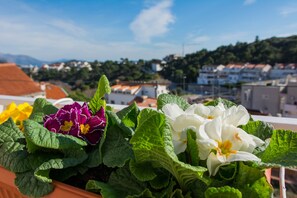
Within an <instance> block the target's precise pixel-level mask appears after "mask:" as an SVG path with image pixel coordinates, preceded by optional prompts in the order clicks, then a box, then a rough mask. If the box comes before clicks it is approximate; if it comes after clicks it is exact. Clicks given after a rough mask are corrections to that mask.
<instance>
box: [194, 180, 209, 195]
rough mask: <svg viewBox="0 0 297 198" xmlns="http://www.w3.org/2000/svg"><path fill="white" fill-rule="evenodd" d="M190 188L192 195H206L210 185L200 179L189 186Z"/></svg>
mask: <svg viewBox="0 0 297 198" xmlns="http://www.w3.org/2000/svg"><path fill="white" fill-rule="evenodd" d="M211 185H212V183H211ZM189 188H190V192H191V196H192V197H204V192H205V191H206V189H207V188H208V185H206V184H205V183H204V182H202V181H200V180H196V181H194V182H193V183H192V184H191V185H190V186H189Z"/></svg>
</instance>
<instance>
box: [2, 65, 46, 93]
mask: <svg viewBox="0 0 297 198" xmlns="http://www.w3.org/2000/svg"><path fill="white" fill-rule="evenodd" d="M41 92H42V91H41V89H40V86H39V85H38V84H37V83H35V82H34V81H33V80H32V79H31V78H30V77H29V76H27V75H26V74H25V73H24V72H23V71H22V70H21V69H20V68H19V67H18V66H17V65H16V64H14V63H1V64H0V94H2V95H12V96H25V95H31V94H35V93H36V94H38V93H41Z"/></svg>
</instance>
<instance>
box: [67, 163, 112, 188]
mask: <svg viewBox="0 0 297 198" xmlns="http://www.w3.org/2000/svg"><path fill="white" fill-rule="evenodd" d="M112 171H114V169H113V168H109V167H107V166H105V165H100V166H98V167H95V168H90V169H89V170H88V171H87V172H86V173H85V174H83V175H81V174H77V175H76V176H72V177H70V178H69V179H67V180H65V181H63V183H66V184H68V185H71V186H75V187H77V188H81V189H85V187H86V184H87V182H88V181H89V180H96V181H102V182H107V181H108V179H109V176H110V174H111V173H112Z"/></svg>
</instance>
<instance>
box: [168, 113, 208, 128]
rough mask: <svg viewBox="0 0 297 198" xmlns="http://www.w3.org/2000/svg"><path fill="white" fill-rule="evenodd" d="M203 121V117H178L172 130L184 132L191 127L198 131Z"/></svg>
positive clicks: (193, 115)
mask: <svg viewBox="0 0 297 198" xmlns="http://www.w3.org/2000/svg"><path fill="white" fill-rule="evenodd" d="M203 121H204V119H203V118H202V117H200V116H198V115H195V114H181V115H180V116H178V117H176V119H175V121H174V122H173V123H172V128H173V129H174V130H175V131H182V130H184V129H185V128H189V127H194V128H196V129H198V128H199V127H200V126H201V124H202V123H203Z"/></svg>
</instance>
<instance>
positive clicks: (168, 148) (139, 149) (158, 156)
mask: <svg viewBox="0 0 297 198" xmlns="http://www.w3.org/2000/svg"><path fill="white" fill-rule="evenodd" d="M130 142H131V144H132V146H133V151H134V155H135V159H136V162H138V163H143V162H151V163H154V164H157V165H158V166H160V167H162V168H164V169H166V170H167V171H169V172H170V173H171V174H172V175H173V176H174V177H175V178H176V180H177V181H178V183H179V185H180V186H181V188H182V189H187V187H188V185H189V184H190V183H191V182H193V181H194V180H196V179H200V180H202V181H204V182H206V183H209V182H210V181H209V178H208V177H204V176H203V174H204V172H206V171H207V169H206V168H204V167H199V166H191V165H189V164H185V163H183V162H181V161H179V160H178V158H177V156H176V154H175V153H174V148H173V143H172V137H171V127H170V125H169V123H168V122H167V120H166V119H165V115H164V114H162V113H160V112H158V111H155V110H152V109H144V110H142V111H141V112H140V114H139V116H138V126H137V128H136V130H135V134H134V135H133V137H132V138H131V141H130Z"/></svg>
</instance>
